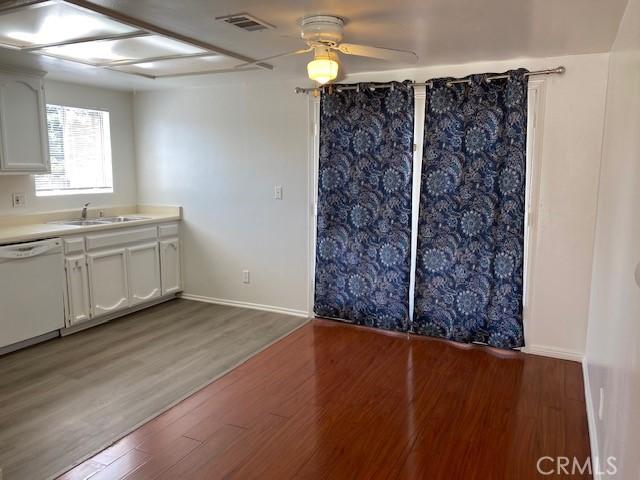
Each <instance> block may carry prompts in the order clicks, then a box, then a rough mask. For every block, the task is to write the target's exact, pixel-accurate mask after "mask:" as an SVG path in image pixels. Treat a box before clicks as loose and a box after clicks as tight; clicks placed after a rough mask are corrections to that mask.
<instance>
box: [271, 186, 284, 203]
mask: <svg viewBox="0 0 640 480" xmlns="http://www.w3.org/2000/svg"><path fill="white" fill-rule="evenodd" d="M273 198H275V199H276V200H282V185H276V187H275V188H274V190H273Z"/></svg>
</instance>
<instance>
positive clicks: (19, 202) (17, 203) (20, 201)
mask: <svg viewBox="0 0 640 480" xmlns="http://www.w3.org/2000/svg"><path fill="white" fill-rule="evenodd" d="M11 204H12V205H13V208H20V207H24V204H25V195H24V193H22V192H20V193H12V194H11Z"/></svg>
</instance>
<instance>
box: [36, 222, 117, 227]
mask: <svg viewBox="0 0 640 480" xmlns="http://www.w3.org/2000/svg"><path fill="white" fill-rule="evenodd" d="M47 223H49V224H51V225H75V226H77V227H83V226H87V225H104V224H106V223H109V222H103V221H102V220H56V221H55V222H47Z"/></svg>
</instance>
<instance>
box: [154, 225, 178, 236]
mask: <svg viewBox="0 0 640 480" xmlns="http://www.w3.org/2000/svg"><path fill="white" fill-rule="evenodd" d="M158 232H159V234H160V238H170V237H177V236H178V224H177V223H165V224H164V225H160V226H159V227H158Z"/></svg>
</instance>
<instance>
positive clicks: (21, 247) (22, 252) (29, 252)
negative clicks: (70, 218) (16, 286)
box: [0, 238, 61, 260]
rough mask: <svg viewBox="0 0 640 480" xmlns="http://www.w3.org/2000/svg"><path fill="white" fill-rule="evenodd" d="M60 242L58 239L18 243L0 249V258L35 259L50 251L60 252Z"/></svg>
mask: <svg viewBox="0 0 640 480" xmlns="http://www.w3.org/2000/svg"><path fill="white" fill-rule="evenodd" d="M60 245H61V241H60V239H59V238H56V239H53V240H42V241H39V242H30V243H18V244H15V245H6V246H3V247H0V258H4V259H9V260H11V259H19V258H30V257H37V256H38V255H43V254H45V253H49V252H51V251H52V250H53V251H55V250H58V251H59V250H60Z"/></svg>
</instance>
